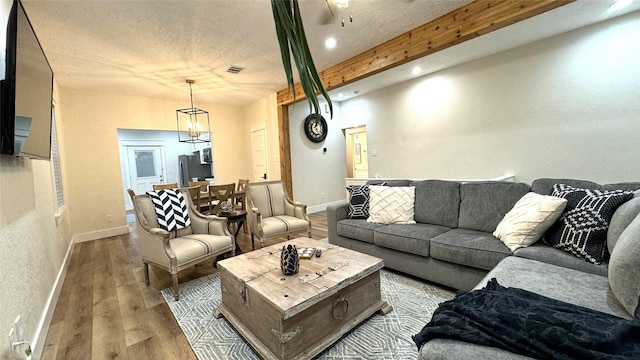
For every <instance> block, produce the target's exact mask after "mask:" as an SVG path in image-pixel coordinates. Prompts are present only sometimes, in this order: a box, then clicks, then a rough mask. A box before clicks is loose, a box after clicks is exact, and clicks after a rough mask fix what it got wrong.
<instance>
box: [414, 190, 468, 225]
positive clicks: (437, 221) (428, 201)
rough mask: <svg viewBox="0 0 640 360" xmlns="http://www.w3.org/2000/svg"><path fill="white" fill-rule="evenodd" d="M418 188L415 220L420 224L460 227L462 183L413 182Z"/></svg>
mask: <svg viewBox="0 0 640 360" xmlns="http://www.w3.org/2000/svg"><path fill="white" fill-rule="evenodd" d="M411 186H415V188H416V204H415V220H416V222H419V223H425V224H434V225H442V226H447V227H451V228H455V227H458V213H459V211H460V183H459V182H455V181H445V180H424V181H416V182H412V183H411Z"/></svg>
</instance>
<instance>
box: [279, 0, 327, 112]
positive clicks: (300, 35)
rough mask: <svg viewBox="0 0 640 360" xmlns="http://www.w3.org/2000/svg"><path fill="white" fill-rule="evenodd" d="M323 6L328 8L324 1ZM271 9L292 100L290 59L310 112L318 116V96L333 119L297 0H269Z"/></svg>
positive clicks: (293, 87) (294, 94) (292, 84)
mask: <svg viewBox="0 0 640 360" xmlns="http://www.w3.org/2000/svg"><path fill="white" fill-rule="evenodd" d="M325 2H326V3H327V6H328V5H329V3H328V2H327V0H325ZM271 9H272V11H273V20H274V23H275V27H276V35H277V37H278V44H279V45H280V56H281V57H282V66H283V68H284V72H285V75H286V77H287V86H288V88H289V90H290V91H293V99H294V100H295V98H296V93H295V83H294V80H293V68H292V66H291V60H292V59H293V63H294V64H295V65H296V69H297V70H298V75H299V76H300V85H301V87H302V90H303V91H304V94H305V96H306V97H307V102H308V103H309V112H310V113H311V112H314V113H316V114H320V112H321V111H320V101H319V100H318V95H317V94H318V93H320V94H322V96H323V97H324V98H325V100H326V101H327V104H328V105H329V111H330V115H331V117H333V103H332V102H331V98H330V97H329V94H328V93H327V90H326V89H325V87H324V85H323V84H322V80H321V79H320V75H319V74H318V71H317V69H316V67H315V64H314V62H313V57H312V56H311V51H310V50H309V44H308V43H307V38H306V35H305V32H304V26H303V24H302V16H301V15H300V6H299V4H298V0H271ZM329 11H331V8H329ZM332 14H333V13H332Z"/></svg>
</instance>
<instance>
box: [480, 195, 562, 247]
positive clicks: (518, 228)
mask: <svg viewBox="0 0 640 360" xmlns="http://www.w3.org/2000/svg"><path fill="white" fill-rule="evenodd" d="M565 206H567V199H562V198H559V197H555V196H548V195H540V194H537V193H534V192H529V193H527V194H525V195H524V196H523V197H522V198H521V199H520V200H518V202H516V204H515V205H514V206H513V209H511V210H509V212H508V213H507V214H506V215H505V216H504V218H503V219H502V221H500V223H499V224H498V227H497V228H496V230H495V231H494V232H493V236H495V237H497V238H498V239H500V240H501V241H502V242H503V243H504V244H505V245H506V246H507V247H508V248H509V249H511V251H515V250H516V249H518V248H521V247H526V246H529V245H532V244H534V243H535V242H536V241H538V240H540V238H541V237H542V235H543V234H544V233H545V231H547V229H549V228H550V227H551V225H553V223H555V222H556V221H557V220H558V219H559V218H560V215H562V211H563V210H564V208H565Z"/></svg>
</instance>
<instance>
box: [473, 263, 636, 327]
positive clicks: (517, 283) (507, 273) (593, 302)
mask: <svg viewBox="0 0 640 360" xmlns="http://www.w3.org/2000/svg"><path fill="white" fill-rule="evenodd" d="M492 278H496V280H498V282H499V283H500V285H502V286H505V287H517V288H521V289H524V290H528V291H531V292H534V293H537V294H540V295H543V296H547V297H550V298H552V299H556V300H560V301H564V302H568V303H570V304H575V305H578V306H584V307H587V308H589V309H593V310H597V311H601V312H603V313H607V314H611V315H615V316H618V317H621V318H625V319H630V318H631V316H630V315H629V314H628V313H627V311H626V310H625V308H624V307H623V306H622V304H621V303H620V302H619V301H618V300H616V298H615V296H614V294H613V292H612V291H611V289H609V280H608V279H607V277H606V276H600V275H594V274H589V273H585V272H582V271H578V270H574V269H568V268H564V267H561V266H555V265H552V264H547V263H543V262H540V261H535V260H530V259H525V258H521V257H517V256H509V257H508V258H506V259H504V260H502V261H501V262H500V264H498V266H496V267H495V268H493V269H492V270H491V271H489V273H488V274H487V275H486V276H485V277H484V279H482V280H481V281H480V282H479V283H478V285H477V286H476V287H475V288H476V289H479V288H483V287H484V286H485V285H486V284H487V281H489V280H490V279H492Z"/></svg>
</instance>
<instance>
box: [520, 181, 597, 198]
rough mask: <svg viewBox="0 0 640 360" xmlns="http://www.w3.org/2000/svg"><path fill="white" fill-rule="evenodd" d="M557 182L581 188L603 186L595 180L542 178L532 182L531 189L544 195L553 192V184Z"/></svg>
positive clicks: (593, 188)
mask: <svg viewBox="0 0 640 360" xmlns="http://www.w3.org/2000/svg"><path fill="white" fill-rule="evenodd" d="M555 184H565V185H569V186H572V187H575V188H581V189H589V190H601V186H600V185H599V184H597V183H594V182H593V181H586V180H576V179H550V178H541V179H536V180H534V181H533V183H532V184H531V191H534V192H537V193H538V194H542V195H551V193H553V185H555Z"/></svg>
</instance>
